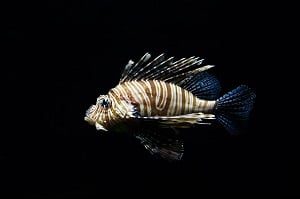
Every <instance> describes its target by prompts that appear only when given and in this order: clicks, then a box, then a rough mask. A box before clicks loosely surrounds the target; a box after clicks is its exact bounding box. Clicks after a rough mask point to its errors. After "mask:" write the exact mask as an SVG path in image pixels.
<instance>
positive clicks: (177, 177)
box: [0, 0, 289, 198]
mask: <svg viewBox="0 0 300 199" xmlns="http://www.w3.org/2000/svg"><path fill="white" fill-rule="evenodd" d="M2 8H3V9H4V12H2V13H3V19H5V23H4V24H5V27H6V32H5V33H6V35H5V38H4V39H5V41H6V42H5V44H4V45H3V47H4V49H5V53H4V54H3V55H4V58H5V59H4V60H5V61H6V65H5V66H7V67H6V68H7V70H6V73H5V78H4V80H5V84H4V85H5V88H4V92H5V94H6V95H5V97H4V99H5V100H6V104H5V108H6V109H5V113H6V114H5V115H6V118H7V120H8V121H7V122H6V124H8V125H9V128H8V130H5V131H4V132H3V133H2V135H3V139H1V142H3V143H1V147H3V149H1V159H0V161H1V167H2V169H1V180H2V181H3V184H4V185H3V186H1V188H0V189H2V191H1V192H2V193H7V194H10V195H11V194H13V193H18V194H22V195H23V196H28V197H32V198H34V197H36V198H68V197H70V198H72V197H78V196H79V197H84V198H85V197H88V196H97V197H100V196H102V194H103V193H137V192H142V193H154V194H156V193H158V192H159V191H163V192H165V193H170V194H171V193H173V194H174V193H175V194H177V193H184V194H191V193H196V194H200V195H202V194H218V193H222V194H225V193H227V194H230V195H231V194H244V195H249V194H258V193H265V194H284V193H287V191H288V190H289V182H288V177H287V176H288V170H287V169H288V160H287V154H286V148H287V143H286V140H285V139H284V137H282V136H281V135H279V134H277V133H276V132H274V131H272V130H271V128H269V130H265V128H264V126H266V125H265V124H266V123H267V121H266V120H267V118H268V117H267V115H266V113H268V110H269V109H270V108H269V107H268V106H266V104H264V103H265V102H266V100H265V99H266V98H267V97H269V96H268V95H267V94H266V90H265V89H264V88H263V86H262V85H263V81H267V79H268V77H267V76H264V75H263V73H264V72H263V71H264V70H268V69H269V68H268V67H269V65H268V62H269V61H268V59H267V57H266V56H267V55H266V53H265V51H266V50H267V47H266V46H267V45H268V43H267V39H266V38H268V35H269V33H268V32H267V31H266V28H267V26H268V25H269V20H268V19H266V18H262V16H263V15H264V14H262V13H265V10H263V9H261V5H259V4H251V3H246V2H244V3H243V4H237V3H232V4H228V3H225V2H221V1H208V0H206V1H192V0H188V1H182V2H175V1H173V2H172V1H170V2H163V1H145V2H131V1H109V0H106V1H56V0H54V1H43V2H42V3H39V2H34V3H28V2H26V3H25V2H22V3H21V2H10V3H6V4H5V6H4V7H2ZM145 52H150V53H151V54H152V55H158V54H160V53H163V52H165V53H166V54H167V55H169V56H175V57H177V58H181V57H188V56H200V57H202V58H204V59H205V60H206V61H205V63H206V64H214V65H216V68H215V69H212V71H211V72H212V73H213V74H215V75H216V76H217V77H218V78H219V79H220V81H221V85H222V88H223V92H224V93H225V92H226V91H229V90H230V89H233V88H234V87H236V86H238V85H240V84H247V85H249V87H251V88H253V89H254V90H255V91H256V93H257V100H256V104H255V108H254V111H253V112H252V115H251V120H250V125H249V129H248V130H247V132H246V133H245V134H243V135H241V136H237V137H231V136H229V135H228V134H227V133H226V131H225V130H224V129H223V128H221V127H218V126H213V127H209V128H208V127H203V128H198V129H191V130H187V131H184V133H185V141H186V142H185V143H186V145H185V147H186V152H185V156H184V160H183V161H181V162H176V163H169V162H165V161H163V160H158V159H155V158H154V157H152V156H151V155H149V154H148V152H146V151H145V150H144V148H143V147H142V146H141V145H140V144H139V143H138V141H136V140H134V139H133V138H131V137H128V136H126V135H121V134H119V135H118V134H114V133H111V134H107V135H104V136H100V135H98V134H97V132H96V130H95V128H94V127H91V126H89V125H88V124H87V123H86V122H84V121H83V117H84V114H85V110H86V109H87V108H88V107H89V105H90V104H92V103H95V100H96V98H97V96H98V95H100V94H106V93H107V91H108V90H109V89H110V88H112V87H114V86H115V85H116V84H117V83H118V79H119V77H120V74H121V72H122V70H123V67H124V66H125V65H126V63H127V62H128V60H129V59H133V60H137V59H138V58H140V57H141V56H142V55H143V54H144V53H145ZM263 77H265V78H266V79H265V80H263V81H260V79H261V78H263Z"/></svg>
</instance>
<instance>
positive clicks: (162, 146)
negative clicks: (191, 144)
mask: <svg viewBox="0 0 300 199" xmlns="http://www.w3.org/2000/svg"><path fill="white" fill-rule="evenodd" d="M135 137H136V138H137V139H138V140H140V141H141V144H143V145H144V147H145V148H146V149H147V150H148V151H149V152H150V153H151V154H152V155H158V156H160V157H162V158H164V159H167V160H169V161H174V160H181V159H182V156H183V153H184V146H183V140H182V138H181V137H180V135H179V134H178V133H177V132H176V131H173V130H172V129H156V130H155V129H151V128H150V129H143V130H140V131H139V132H138V133H136V134H135Z"/></svg>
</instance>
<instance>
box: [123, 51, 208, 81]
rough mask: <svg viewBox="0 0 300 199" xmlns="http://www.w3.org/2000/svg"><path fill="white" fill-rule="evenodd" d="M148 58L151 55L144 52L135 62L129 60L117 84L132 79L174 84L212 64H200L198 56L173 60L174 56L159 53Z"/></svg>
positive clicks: (201, 60) (206, 68) (200, 60)
mask: <svg viewBox="0 0 300 199" xmlns="http://www.w3.org/2000/svg"><path fill="white" fill-rule="evenodd" d="M150 58H151V55H150V54H149V53H146V54H145V55H144V56H143V57H142V58H141V59H140V60H139V61H138V62H137V63H136V64H134V62H133V61H132V60H130V61H129V62H128V64H127V65H126V67H125V69H124V71H123V73H122V75H121V78H120V82H119V84H121V83H124V82H126V81H133V80H161V81H166V82H170V83H174V84H176V83H178V82H180V81H182V80H183V79H185V78H187V77H190V76H193V75H195V74H197V73H200V72H202V71H205V70H208V69H210V68H212V67H213V66H212V65H206V66H200V65H201V64H202V62H203V59H200V58H199V57H190V58H182V59H179V60H177V61H174V57H170V58H165V56H164V54H161V55H159V56H157V57H156V58H154V59H153V60H152V61H150Z"/></svg>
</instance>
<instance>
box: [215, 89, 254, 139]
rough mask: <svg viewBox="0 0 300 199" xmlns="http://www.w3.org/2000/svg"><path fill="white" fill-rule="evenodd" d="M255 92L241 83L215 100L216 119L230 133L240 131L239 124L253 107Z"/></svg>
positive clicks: (247, 116) (246, 118) (245, 118)
mask: <svg viewBox="0 0 300 199" xmlns="http://www.w3.org/2000/svg"><path fill="white" fill-rule="evenodd" d="M255 97H256V95H255V93H254V92H253V91H251V89H249V88H248V87H247V86H245V85H241V86H239V87H237V88H236V89H234V90H232V91H230V92H228V93H227V94H225V95H223V96H222V97H220V98H219V99H218V100H217V104H216V113H215V114H216V119H217V120H218V121H219V122H220V123H221V124H222V125H223V126H224V127H225V128H226V129H227V131H228V132H229V133H231V134H237V133H239V131H240V128H239V126H240V124H241V123H243V121H247V120H248V118H249V115H250V112H251V110H252V108H253V104H254V100H255Z"/></svg>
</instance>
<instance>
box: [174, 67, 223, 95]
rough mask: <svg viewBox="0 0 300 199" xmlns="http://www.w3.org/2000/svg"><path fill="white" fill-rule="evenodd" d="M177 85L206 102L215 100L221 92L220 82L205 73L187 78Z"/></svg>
mask: <svg viewBox="0 0 300 199" xmlns="http://www.w3.org/2000/svg"><path fill="white" fill-rule="evenodd" d="M177 85H178V86H181V87H182V88H184V89H186V90H188V91H190V92H191V93H193V94H194V95H196V96H197V97H198V98H200V99H206V100H215V99H217V98H218V97H219V94H220V91H221V87H220V82H219V81H218V80H217V78H215V77H214V76H213V75H210V74H209V73H207V72H202V73H198V74H196V75H194V76H191V77H187V78H185V79H184V80H182V81H181V82H179V83H178V84H177Z"/></svg>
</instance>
